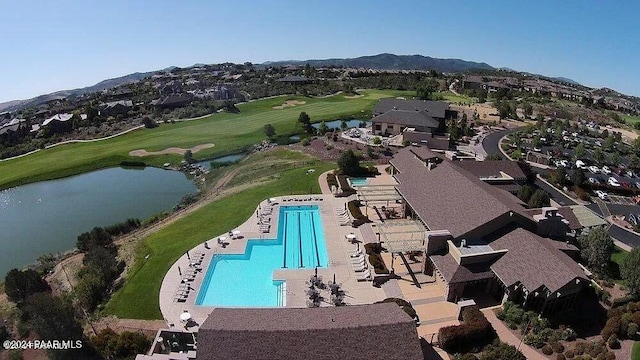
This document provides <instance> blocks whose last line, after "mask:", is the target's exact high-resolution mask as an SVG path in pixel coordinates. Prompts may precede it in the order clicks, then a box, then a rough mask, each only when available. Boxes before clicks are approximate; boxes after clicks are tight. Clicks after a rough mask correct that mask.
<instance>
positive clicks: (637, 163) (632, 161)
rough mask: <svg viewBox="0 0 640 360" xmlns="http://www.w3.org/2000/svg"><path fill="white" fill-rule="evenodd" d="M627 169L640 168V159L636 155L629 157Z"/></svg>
mask: <svg viewBox="0 0 640 360" xmlns="http://www.w3.org/2000/svg"><path fill="white" fill-rule="evenodd" d="M629 167H630V168H632V169H638V168H640V158H639V157H638V155H636V154H631V156H629Z"/></svg>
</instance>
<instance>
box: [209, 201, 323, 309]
mask: <svg viewBox="0 0 640 360" xmlns="http://www.w3.org/2000/svg"><path fill="white" fill-rule="evenodd" d="M232 241H233V240H232ZM328 262H329V259H328V256H327V247H326V244H325V239H324V231H323V229H322V220H321V219H320V212H319V209H318V206H317V205H303V206H281V207H280V213H279V219H278V236H277V238H276V239H249V240H248V241H247V247H246V250H245V253H244V254H223V255H215V256H214V258H213V260H212V261H211V264H210V265H209V269H208V270H207V274H206V275H205V277H204V281H203V283H202V286H201V287H200V291H199V292H198V297H197V298H196V305H204V306H229V307H231V306H238V307H275V306H284V305H285V299H286V296H285V295H286V294H285V287H284V282H283V281H275V280H273V271H274V270H282V269H300V268H310V269H313V268H314V267H326V266H327V264H328Z"/></svg>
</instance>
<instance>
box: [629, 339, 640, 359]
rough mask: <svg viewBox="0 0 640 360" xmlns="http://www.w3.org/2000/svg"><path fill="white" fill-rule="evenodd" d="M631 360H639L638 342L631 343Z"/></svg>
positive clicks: (639, 345)
mask: <svg viewBox="0 0 640 360" xmlns="http://www.w3.org/2000/svg"><path fill="white" fill-rule="evenodd" d="M631 360H640V341H636V342H634V343H633V348H631Z"/></svg>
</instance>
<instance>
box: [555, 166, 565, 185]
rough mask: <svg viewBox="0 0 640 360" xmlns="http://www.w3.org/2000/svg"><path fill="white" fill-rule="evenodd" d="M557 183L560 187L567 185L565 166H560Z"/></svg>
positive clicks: (557, 171)
mask: <svg viewBox="0 0 640 360" xmlns="http://www.w3.org/2000/svg"><path fill="white" fill-rule="evenodd" d="M556 182H557V183H558V184H559V185H560V186H564V185H566V183H567V168H565V167H564V166H560V167H558V169H557V170H556Z"/></svg>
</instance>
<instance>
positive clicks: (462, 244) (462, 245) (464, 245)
mask: <svg viewBox="0 0 640 360" xmlns="http://www.w3.org/2000/svg"><path fill="white" fill-rule="evenodd" d="M460 247H461V248H463V247H467V240H466V239H462V240H460Z"/></svg>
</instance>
